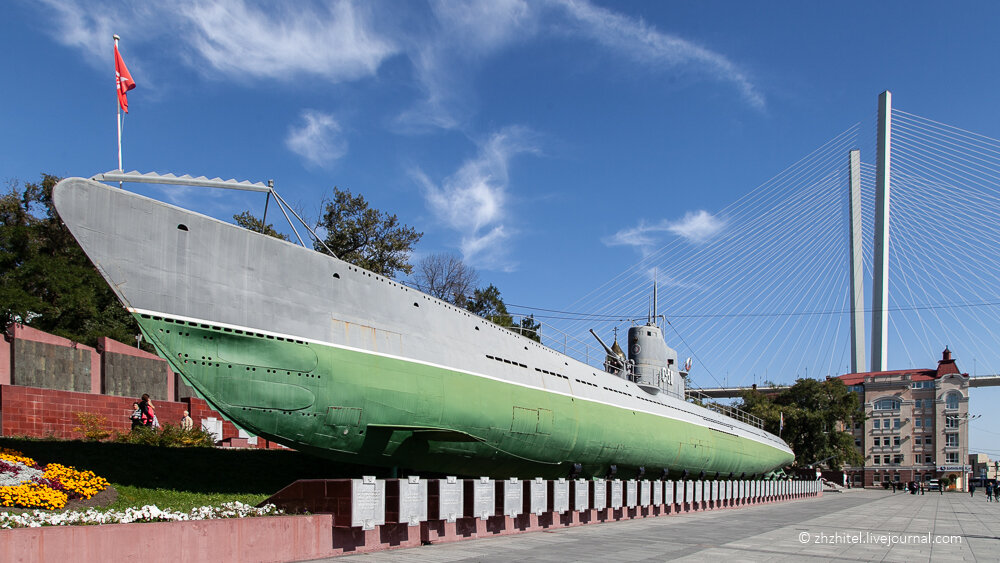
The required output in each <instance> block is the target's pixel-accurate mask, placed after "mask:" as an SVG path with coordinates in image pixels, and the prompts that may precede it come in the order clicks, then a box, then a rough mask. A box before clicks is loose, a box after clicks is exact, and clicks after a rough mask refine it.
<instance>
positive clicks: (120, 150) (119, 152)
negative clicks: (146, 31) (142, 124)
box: [112, 34, 124, 187]
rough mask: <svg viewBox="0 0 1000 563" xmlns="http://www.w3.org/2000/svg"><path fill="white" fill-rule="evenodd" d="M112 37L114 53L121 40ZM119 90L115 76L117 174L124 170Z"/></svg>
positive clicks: (116, 36)
mask: <svg viewBox="0 0 1000 563" xmlns="http://www.w3.org/2000/svg"><path fill="white" fill-rule="evenodd" d="M112 37H114V39H115V52H117V51H118V40H119V39H121V38H120V37H118V34H115V35H113V36H112ZM116 74H117V72H116ZM119 88H120V86H119V78H118V77H117V76H115V106H116V107H117V108H118V171H119V172H124V169H123V168H122V105H121V103H118V89H119ZM120 184H121V182H119V186H118V187H121V185H120Z"/></svg>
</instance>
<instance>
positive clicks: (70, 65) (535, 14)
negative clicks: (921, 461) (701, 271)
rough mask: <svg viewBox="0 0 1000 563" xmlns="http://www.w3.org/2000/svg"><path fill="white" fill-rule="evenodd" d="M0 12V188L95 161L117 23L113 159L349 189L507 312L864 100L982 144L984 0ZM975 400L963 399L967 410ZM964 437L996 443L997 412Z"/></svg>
mask: <svg viewBox="0 0 1000 563" xmlns="http://www.w3.org/2000/svg"><path fill="white" fill-rule="evenodd" d="M0 10H2V15H3V17H0V32H2V33H0V42H2V43H0V46H2V48H3V52H4V53H7V55H6V56H5V57H4V58H3V62H2V66H3V69H4V70H5V74H6V75H7V76H8V81H7V83H6V87H5V88H3V89H0V104H2V107H3V110H2V112H0V116H2V119H0V126H2V129H3V131H4V133H5V134H4V135H3V136H2V139H0V180H4V181H10V180H14V179H17V180H21V181H32V180H35V179H37V178H38V177H39V175H40V174H41V173H43V172H45V173H51V174H56V175H60V176H74V175H79V176H89V175H91V174H94V173H98V172H103V171H107V170H111V169H113V168H115V167H116V144H115V135H116V132H115V107H116V102H115V94H114V91H113V88H114V86H113V66H112V40H111V35H112V34H113V33H117V34H119V35H120V36H121V37H122V40H121V44H120V48H121V52H122V55H123V57H124V60H125V62H126V63H127V64H128V66H129V69H130V70H131V73H132V76H133V78H134V79H135V81H136V83H137V84H138V87H137V89H135V90H133V91H132V92H130V93H129V101H130V110H131V113H130V114H129V115H128V117H127V118H126V121H125V140H124V153H125V154H124V159H125V168H126V169H129V170H131V169H137V170H140V171H144V172H145V171H157V172H174V173H191V174H194V175H201V174H204V175H207V176H209V177H212V176H221V177H223V178H231V177H235V178H237V179H249V180H253V181H258V180H266V179H270V178H273V179H275V181H276V187H277V189H278V191H279V193H281V194H282V195H283V196H284V197H285V198H286V199H287V200H289V201H290V202H292V204H293V205H295V206H297V207H298V208H299V209H301V210H302V211H304V212H305V213H306V214H307V215H310V216H313V217H315V216H317V215H318V213H319V206H320V202H321V200H322V198H323V197H324V195H326V194H328V193H329V192H330V190H331V188H332V187H333V186H339V187H340V188H346V189H350V190H351V191H353V192H355V193H361V194H363V195H364V196H365V197H366V198H367V199H368V200H369V201H370V202H371V204H372V205H373V206H375V207H377V208H380V209H383V210H387V211H390V212H393V213H396V214H397V215H399V217H400V219H401V220H402V221H403V222H405V223H407V224H409V225H412V226H414V227H416V228H417V229H418V230H420V231H422V232H424V238H423V240H422V241H421V242H420V243H419V245H418V247H417V257H418V258H419V256H421V255H425V254H429V253H436V252H453V253H457V254H460V255H462V256H463V257H464V258H465V260H466V261H467V262H468V263H470V264H471V265H473V266H475V267H476V268H477V269H478V270H479V272H480V276H481V279H482V280H483V282H484V283H494V284H495V285H497V286H498V287H499V288H500V289H501V291H502V293H503V296H504V298H505V300H506V301H507V302H509V303H514V304H522V305H531V306H537V307H550V308H553V309H562V308H566V307H570V306H571V304H573V303H574V302H576V301H577V300H578V299H579V298H580V297H581V296H583V295H585V294H587V292H589V291H590V290H592V289H593V288H595V287H597V286H599V285H600V284H602V283H604V282H605V281H607V280H609V279H611V278H613V277H614V276H615V275H617V274H618V273H619V272H621V271H623V270H624V269H625V268H628V267H630V266H631V265H633V264H634V263H636V262H637V261H638V260H639V259H640V258H642V256H643V246H650V245H653V246H655V245H661V244H668V243H669V242H670V241H671V240H672V239H684V240H688V241H694V242H697V239H698V237H703V236H710V235H711V234H712V233H713V232H714V231H713V229H716V228H718V225H717V224H713V222H712V219H713V215H714V214H716V213H717V212H718V211H719V210H720V209H723V208H725V207H726V206H727V205H730V204H731V203H732V202H734V201H736V200H737V199H739V198H740V197H741V196H744V195H745V194H747V193H748V192H750V191H751V190H752V189H753V188H755V187H756V186H759V185H761V184H762V183H764V182H766V181H767V180H768V179H769V178H772V177H773V176H774V175H776V174H777V173H779V172H780V171H781V170H783V169H785V168H786V167H787V166H789V165H790V164H792V163H793V162H796V161H797V160H799V159H800V158H802V157H803V156H804V155H806V154H808V153H810V152H811V151H812V150H813V149H815V148H816V147H818V146H820V145H821V144H823V143H825V142H826V141H827V140H829V139H830V138H832V137H834V136H835V135H837V134H838V133H840V132H842V131H844V130H845V129H847V128H849V127H851V126H853V125H855V124H857V123H859V122H861V123H864V124H865V125H866V127H870V123H871V122H872V120H873V119H874V116H875V109H876V97H877V95H878V93H879V92H881V91H882V90H885V89H891V90H892V91H893V93H894V97H895V104H896V106H897V107H900V108H904V109H905V110H907V111H910V112H914V113H916V114H919V115H922V116H928V117H931V118H933V119H935V120H939V121H942V122H945V123H949V124H953V125H955V126H958V127H962V128H965V129H969V130H973V131H976V132H979V133H982V134H984V135H987V136H991V137H994V138H996V137H1000V112H997V111H996V109H995V104H996V92H997V90H998V86H1000V84H998V82H1000V78H998V77H1000V72H998V70H1000V69H998V68H997V67H998V62H997V57H995V56H994V54H995V53H997V52H998V51H1000V49H998V47H1000V45H998V39H997V35H996V33H995V26H996V22H997V21H1000V18H998V15H1000V5H997V4H995V3H986V2H981V3H980V2H969V3H963V4H962V6H961V9H942V8H941V5H940V3H931V2H838V3H829V2H767V3H751V2H732V1H724V2H719V1H706V2H617V3H600V2H586V1H559V0H552V1H537V2H518V1H489V2H469V3H466V2H455V1H445V2H429V3H427V2H379V1H375V2H358V3H349V2H329V3H324V2H312V3H310V2H272V3H256V2H254V3H245V2H240V1H235V0H226V1H220V2H213V3H207V2H206V3H201V2H188V1H177V2H170V3H162V4H154V3H138V2H137V3H119V2H102V1H87V2H84V1H82V0H81V1H79V2H75V1H56V0H42V1H37V2H7V3H4V4H3V7H2V8H0ZM866 131H867V129H866ZM145 189H146V190H148V193H150V194H152V195H154V196H156V197H159V198H167V199H170V200H172V201H174V202H176V203H178V204H182V205H184V206H189V207H192V208H196V209H197V210H199V211H202V212H205V213H208V214H210V215H214V216H217V217H220V218H225V219H228V218H230V217H231V216H232V214H233V213H236V212H239V211H241V210H243V209H251V210H253V211H255V212H256V213H258V214H259V213H260V212H261V210H262V208H263V198H260V197H257V196H249V195H242V194H236V195H233V194H228V193H227V194H219V193H211V192H205V191H199V190H180V191H174V192H170V193H164V192H162V191H160V190H158V189H155V188H145ZM140 191H141V190H140ZM639 225H643V226H645V227H650V226H653V227H655V228H644V229H640V230H638V231H637V230H636V227H637V226H639ZM279 227H280V225H279ZM637 234H641V235H642V238H641V240H638V239H636V235H637ZM616 242H617V243H618V244H615V243H616ZM639 243H641V244H639ZM643 312H644V311H629V312H628V314H636V313H640V314H641V313H643ZM952 348H953V349H956V354H957V356H958V360H959V362H960V364H959V365H960V367H962V368H963V369H966V370H968V371H971V369H970V368H971V366H968V365H965V364H963V363H962V360H963V358H962V356H961V349H960V347H957V346H956V345H955V344H954V343H952ZM939 353H940V349H938V348H937V347H935V349H932V350H927V351H926V354H925V357H926V361H925V362H924V363H923V364H922V365H920V366H916V367H931V366H933V365H934V362H935V361H936V359H937V358H938V357H939ZM892 363H893V362H892V361H890V364H892ZM967 363H968V362H966V364H967ZM890 367H899V368H902V367H910V366H908V365H895V366H893V365H890ZM720 369H721V368H720ZM725 369H726V370H739V369H745V370H746V369H750V368H747V367H746V366H739V365H734V366H726V368H725ZM720 373H721V372H720ZM769 376H770V378H771V379H774V380H778V381H788V380H791V379H794V377H795V374H791V373H789V374H783V375H778V376H775V375H774V374H773V373H772V374H769ZM711 383H712V382H711V381H705V382H703V384H704V385H706V386H707V385H709V384H711ZM979 397H982V399H979ZM993 398H997V399H1000V393H996V394H993V391H991V390H979V391H974V394H973V405H972V409H971V410H972V411H973V412H983V411H985V410H986V408H979V407H977V405H976V403H977V401H982V402H981V403H980V405H985V404H989V403H991V402H992V399H993ZM989 427H993V428H998V431H997V432H1000V419H998V420H997V424H996V425H993V424H992V423H991V424H990V425H989V426H987V428H989ZM977 445H979V446H981V447H982V448H986V449H992V450H997V451H998V453H1000V434H988V433H979V434H976V433H975V430H974V433H973V446H974V447H976V446H977Z"/></svg>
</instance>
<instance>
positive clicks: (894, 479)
mask: <svg viewBox="0 0 1000 563" xmlns="http://www.w3.org/2000/svg"><path fill="white" fill-rule="evenodd" d="M892 480H893V481H895V482H897V483H898V482H899V473H896V474H895V475H893V476H892Z"/></svg>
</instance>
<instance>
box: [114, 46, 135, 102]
mask: <svg viewBox="0 0 1000 563" xmlns="http://www.w3.org/2000/svg"><path fill="white" fill-rule="evenodd" d="M116 39H117V37H116ZM115 81H116V82H117V83H118V105H119V107H121V108H122V109H123V110H125V113H128V96H126V95H125V94H126V92H128V91H129V90H131V89H132V88H135V80H132V75H131V74H129V72H128V67H126V66H125V61H123V60H122V55H121V53H119V52H118V43H117V42H115Z"/></svg>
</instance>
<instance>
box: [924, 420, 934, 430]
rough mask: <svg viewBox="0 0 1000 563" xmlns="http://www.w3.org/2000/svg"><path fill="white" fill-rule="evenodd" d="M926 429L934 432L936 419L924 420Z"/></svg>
mask: <svg viewBox="0 0 1000 563" xmlns="http://www.w3.org/2000/svg"><path fill="white" fill-rule="evenodd" d="M924 428H925V429H927V430H933V428H934V419H933V418H925V419H924Z"/></svg>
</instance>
